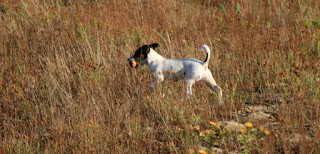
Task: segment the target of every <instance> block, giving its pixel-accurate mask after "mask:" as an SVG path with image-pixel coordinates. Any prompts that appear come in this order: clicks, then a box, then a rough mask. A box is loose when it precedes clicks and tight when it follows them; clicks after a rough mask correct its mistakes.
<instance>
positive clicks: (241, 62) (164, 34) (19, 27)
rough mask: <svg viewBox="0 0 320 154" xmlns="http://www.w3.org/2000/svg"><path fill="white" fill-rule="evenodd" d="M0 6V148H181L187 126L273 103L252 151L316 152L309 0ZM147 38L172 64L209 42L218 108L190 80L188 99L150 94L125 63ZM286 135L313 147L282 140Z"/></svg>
mask: <svg viewBox="0 0 320 154" xmlns="http://www.w3.org/2000/svg"><path fill="white" fill-rule="evenodd" d="M0 11H1V12H0V36H1V37H0V63H1V69H0V84H1V86H0V102H1V103H0V105H1V107H0V112H1V116H0V121H1V123H0V139H1V141H0V144H1V145H0V149H1V151H2V152H10V153H16V152H17V153H29V152H39V153H42V152H46V153H55V152H58V153H64V152H67V153H69V152H80V151H81V152H85V153H87V152H99V153H100V152H103V153H105V152H106V153H132V152H136V153H141V152H142V153H146V152H166V153H167V152H179V153H185V152H187V151H188V149H190V148H191V149H192V148H195V149H197V147H198V146H199V145H201V144H202V142H201V140H200V139H199V137H198V136H197V135H195V134H194V133H193V130H192V128H191V126H195V125H201V126H205V125H207V124H208V122H209V121H224V120H231V119H233V120H238V121H239V122H243V121H241V119H239V118H236V117H235V116H234V114H233V112H234V111H238V110H242V109H243V108H244V106H245V104H246V103H247V104H248V103H249V104H252V105H258V104H271V105H272V104H277V105H278V112H277V114H276V115H274V116H275V117H276V121H277V122H278V125H277V128H269V129H270V130H272V135H270V137H268V138H266V139H265V140H262V141H259V143H258V144H257V145H259V147H258V148H257V149H258V150H259V152H262V153H265V152H268V153H278V152H279V153H280V152H281V153H283V152H284V153H291V152H303V153H307V152H315V153H319V152H320V150H319V142H318V141H319V140H320V132H319V130H320V129H319V125H320V123H319V121H320V101H319V100H320V90H319V88H320V87H319V85H320V65H319V61H320V43H319V41H320V4H319V1H317V0H309V1H300V0H292V1H282V0H266V1H258V0H253V1H246V0H240V1H233V0H227V1H224V0H208V1H204V0H168V1H161V0H154V1H148V0H141V1H134V0H120V1H116V0H111V1H103V0H94V1H93V0H79V1H72V0H71V1H70V0H45V1H42V0H30V1H18V0H15V1H9V0H5V1H1V2H0ZM153 42H158V43H159V44H160V46H161V47H160V48H159V50H158V52H159V53H160V54H162V55H164V56H165V57H174V58H179V59H181V58H196V59H201V60H203V59H204V57H205V56H204V53H201V52H198V48H199V47H200V45H202V44H207V45H209V46H210V48H211V50H212V52H213V53H212V56H211V60H210V69H211V70H212V72H213V76H214V78H215V79H216V80H217V83H218V84H219V85H221V87H222V89H223V91H224V102H225V104H226V105H225V107H218V106H217V104H216V102H217V98H216V95H215V94H214V95H213V96H211V95H210V91H209V88H207V87H206V85H205V84H203V83H202V82H200V83H199V84H198V85H197V86H194V88H193V90H194V91H196V92H194V93H195V95H193V96H192V98H191V99H190V100H188V101H182V102H181V101H179V98H180V97H181V95H183V94H184V87H183V82H182V81H181V82H177V83H174V82H171V81H170V82H168V84H166V90H167V91H166V97H165V98H164V99H158V96H157V95H155V96H153V95H152V94H151V93H150V91H149V90H148V88H147V81H149V80H150V78H151V77H150V72H149V70H148V68H146V67H144V68H142V69H140V70H134V69H132V68H130V67H129V65H128V63H127V61H126V59H127V58H128V57H129V56H130V55H131V54H132V53H133V51H134V49H136V48H137V47H139V46H140V45H142V44H147V43H153ZM210 105H213V108H212V109H210V108H209V106H210ZM292 132H297V133H300V134H309V135H310V136H312V138H313V141H312V142H309V143H307V144H299V145H294V144H291V143H290V142H287V141H286V140H284V139H283V138H286V137H287V136H289V134H290V133H292ZM224 143H226V142H224ZM228 143H230V144H223V143H222V144H221V147H220V148H222V149H223V150H224V151H241V149H240V147H239V146H240V145H239V144H238V143H237V141H236V140H234V141H233V142H228ZM231 143H232V144H231ZM303 143H304V142H303ZM202 146H203V145H202ZM257 149H251V150H252V152H257V151H256V150H257ZM2 152H1V153H2Z"/></svg>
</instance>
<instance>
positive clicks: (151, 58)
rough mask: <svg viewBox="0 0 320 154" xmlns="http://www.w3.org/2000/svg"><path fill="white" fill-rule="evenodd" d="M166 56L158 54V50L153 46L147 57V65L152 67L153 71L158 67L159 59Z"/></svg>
mask: <svg viewBox="0 0 320 154" xmlns="http://www.w3.org/2000/svg"><path fill="white" fill-rule="evenodd" d="M164 59H165V58H164V57H162V56H161V55H160V54H158V53H157V52H156V51H154V50H153V49H152V48H151V49H150V52H149V53H148V59H147V65H148V66H149V68H150V69H151V71H154V69H155V68H156V67H157V65H158V64H157V63H159V61H162V60H164Z"/></svg>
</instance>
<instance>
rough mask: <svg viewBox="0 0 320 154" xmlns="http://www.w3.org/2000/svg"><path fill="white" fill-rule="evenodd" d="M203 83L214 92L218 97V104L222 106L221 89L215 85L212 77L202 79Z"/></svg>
mask: <svg viewBox="0 0 320 154" xmlns="http://www.w3.org/2000/svg"><path fill="white" fill-rule="evenodd" d="M204 81H205V82H206V84H207V86H208V87H210V89H212V90H214V91H216V93H217V94H218V96H219V99H218V104H220V105H221V104H223V101H222V89H221V88H220V87H219V86H218V85H217V83H216V81H215V80H214V79H213V77H212V75H210V76H208V77H207V78H204Z"/></svg>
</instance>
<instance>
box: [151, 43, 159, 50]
mask: <svg viewBox="0 0 320 154" xmlns="http://www.w3.org/2000/svg"><path fill="white" fill-rule="evenodd" d="M149 47H150V48H152V49H155V48H156V47H159V44H158V43H152V44H150V45H149Z"/></svg>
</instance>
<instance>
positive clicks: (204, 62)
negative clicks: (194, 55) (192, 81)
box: [200, 44, 211, 66]
mask: <svg viewBox="0 0 320 154" xmlns="http://www.w3.org/2000/svg"><path fill="white" fill-rule="evenodd" d="M202 49H204V50H206V52H207V57H206V59H205V60H204V61H203V64H204V65H206V66H208V64H209V59H210V53H211V51H210V48H209V47H208V46H207V45H205V44H204V45H202V46H201V47H200V51H201V50H202Z"/></svg>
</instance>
